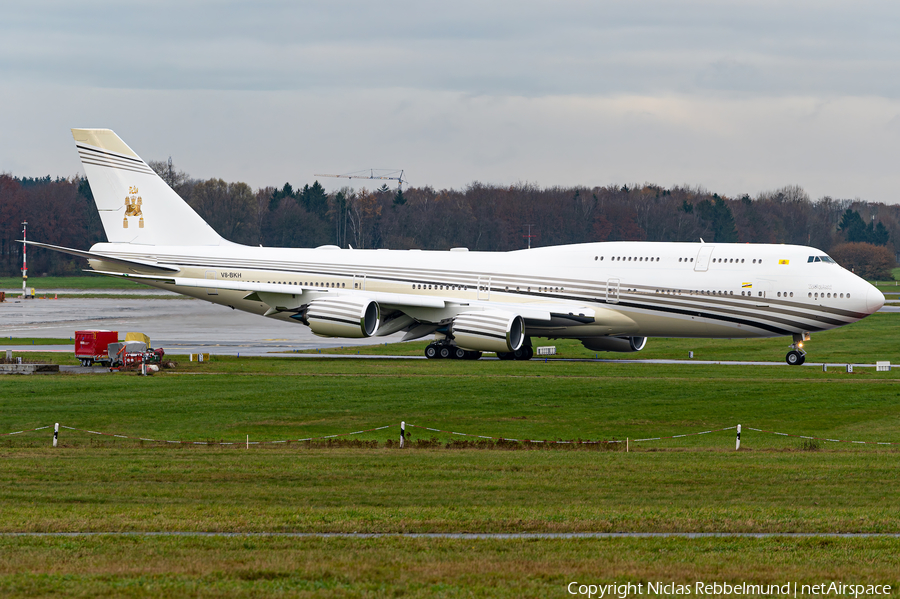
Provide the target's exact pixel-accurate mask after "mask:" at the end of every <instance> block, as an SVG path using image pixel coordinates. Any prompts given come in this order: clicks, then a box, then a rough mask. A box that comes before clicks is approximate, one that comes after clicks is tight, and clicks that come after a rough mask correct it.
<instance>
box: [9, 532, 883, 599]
mask: <svg viewBox="0 0 900 599" xmlns="http://www.w3.org/2000/svg"><path fill="white" fill-rule="evenodd" d="M898 549H900V542H898V541H897V540H895V539H784V538H779V539H725V540H723V539H697V540H684V539H613V540H553V541H522V540H503V541H497V540H475V541H472V540H448V539H404V538H392V539H368V540H349V539H280V538H240V537H239V538H114V537H100V538H64V539H55V538H53V539H47V538H26V539H21V538H19V539H10V538H0V593H3V594H4V595H5V596H27V597H31V596H49V595H54V596H61V595H62V596H83V597H98V596H116V597H416V598H418V597H451V598H456V597H499V598H501V599H502V598H521V597H572V596H573V595H569V594H568V593H567V591H566V587H567V586H568V584H569V583H571V582H580V583H582V584H604V583H605V584H608V583H612V582H617V583H623V582H633V583H638V582H641V583H643V584H644V588H645V590H646V582H647V581H652V582H656V583H658V582H677V583H682V584H691V585H692V589H691V590H692V591H694V590H695V588H696V587H695V586H694V584H695V581H705V582H708V583H710V582H713V581H728V582H731V583H738V582H742V581H752V582H753V583H755V584H778V585H783V584H785V583H788V584H790V583H793V582H798V583H799V584H820V583H821V582H822V581H830V580H841V581H844V582H848V583H870V584H875V583H878V584H890V585H892V587H893V588H894V589H896V588H897V585H898V582H900V576H898V574H897V573H898V572H900V558H898V555H900V551H898ZM647 595H649V596H656V595H654V594H652V593H646V592H645V594H644V596H647ZM582 596H584V595H582ZM607 596H612V597H617V596H619V595H607ZM631 596H635V595H631ZM666 596H671V595H666ZM731 596H734V595H731ZM745 596H747V595H745ZM749 596H756V595H752V594H751V595H749ZM798 596H803V595H798ZM850 596H851V597H852V595H850ZM882 596H883V595H882Z"/></svg>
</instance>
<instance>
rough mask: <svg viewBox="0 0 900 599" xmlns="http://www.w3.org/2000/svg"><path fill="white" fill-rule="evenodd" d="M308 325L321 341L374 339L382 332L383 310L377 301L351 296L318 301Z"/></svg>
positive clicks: (311, 308) (309, 314)
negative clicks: (379, 330)
mask: <svg viewBox="0 0 900 599" xmlns="http://www.w3.org/2000/svg"><path fill="white" fill-rule="evenodd" d="M306 321H307V322H308V323H309V328H310V329H311V330H312V332H313V333H315V334H316V335H319V336H321V337H350V338H353V339H360V338H363V337H371V336H372V335H374V334H375V332H376V331H377V330H378V325H379V324H380V321H381V310H380V309H379V308H378V304H377V303H376V302H375V301H374V300H370V299H367V298H357V297H349V296H337V297H327V298H322V299H315V300H313V301H311V302H310V303H309V307H308V308H307V309H306Z"/></svg>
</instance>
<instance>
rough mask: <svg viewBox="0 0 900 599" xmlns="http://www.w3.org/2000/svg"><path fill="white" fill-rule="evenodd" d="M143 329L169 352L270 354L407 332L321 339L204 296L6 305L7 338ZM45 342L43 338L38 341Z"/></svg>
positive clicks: (2, 321)
mask: <svg viewBox="0 0 900 599" xmlns="http://www.w3.org/2000/svg"><path fill="white" fill-rule="evenodd" d="M89 329H106V330H112V331H118V332H119V333H120V335H121V336H123V337H124V334H125V333H128V332H131V331H138V332H141V333H144V334H146V335H147V336H149V337H150V341H151V343H152V344H153V346H154V347H162V348H164V349H165V350H166V352H167V353H172V354H188V353H201V352H202V353H211V354H218V355H237V354H244V355H268V354H270V353H272V352H285V353H289V352H292V351H294V350H303V349H317V348H321V349H328V348H337V347H354V346H357V345H374V344H378V343H396V342H397V341H399V340H400V338H401V337H402V335H400V334H397V335H391V336H388V337H377V338H370V339H329V338H324V337H316V336H315V335H313V334H312V332H311V331H310V330H309V328H308V327H305V326H303V325H302V324H299V323H298V324H292V323H285V322H281V321H277V320H270V319H268V318H265V317H262V316H257V315H255V314H248V313H246V312H240V311H237V310H232V309H231V308H228V307H225V306H219V305H217V304H211V303H208V302H204V301H200V300H169V299H130V298H129V299H103V298H93V299H87V298H86V299H80V298H64V299H57V300H51V299H47V300H43V299H34V300H20V299H15V298H12V299H7V301H6V302H3V303H0V349H5V348H4V346H3V337H38V338H40V337H48V338H63V339H65V338H74V336H75V331H81V330H89ZM38 343H39V342H38ZM73 347H74V342H73V345H72V346H67V345H54V346H43V347H41V346H39V345H35V346H30V345H29V346H10V349H17V350H19V351H23V350H37V349H41V350H44V351H68V352H71V351H73Z"/></svg>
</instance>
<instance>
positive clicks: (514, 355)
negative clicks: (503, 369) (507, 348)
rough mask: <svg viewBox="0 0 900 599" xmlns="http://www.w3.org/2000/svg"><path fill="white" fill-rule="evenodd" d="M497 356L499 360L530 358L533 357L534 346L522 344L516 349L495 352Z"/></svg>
mask: <svg viewBox="0 0 900 599" xmlns="http://www.w3.org/2000/svg"><path fill="white" fill-rule="evenodd" d="M497 357H498V358H500V359H501V360H530V359H531V358H533V357H534V348H533V347H531V346H530V345H523V346H522V347H520V348H519V349H517V350H516V351H511V352H497Z"/></svg>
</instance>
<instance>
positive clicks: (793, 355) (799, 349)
mask: <svg viewBox="0 0 900 599" xmlns="http://www.w3.org/2000/svg"><path fill="white" fill-rule="evenodd" d="M804 341H809V333H802V334H800V333H795V334H794V342H793V343H792V344H791V351H789V352H788V353H787V355H786V356H785V357H784V361H785V362H787V363H788V366H800V365H801V364H803V363H804V362H806V352H805V351H803V342H804Z"/></svg>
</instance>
